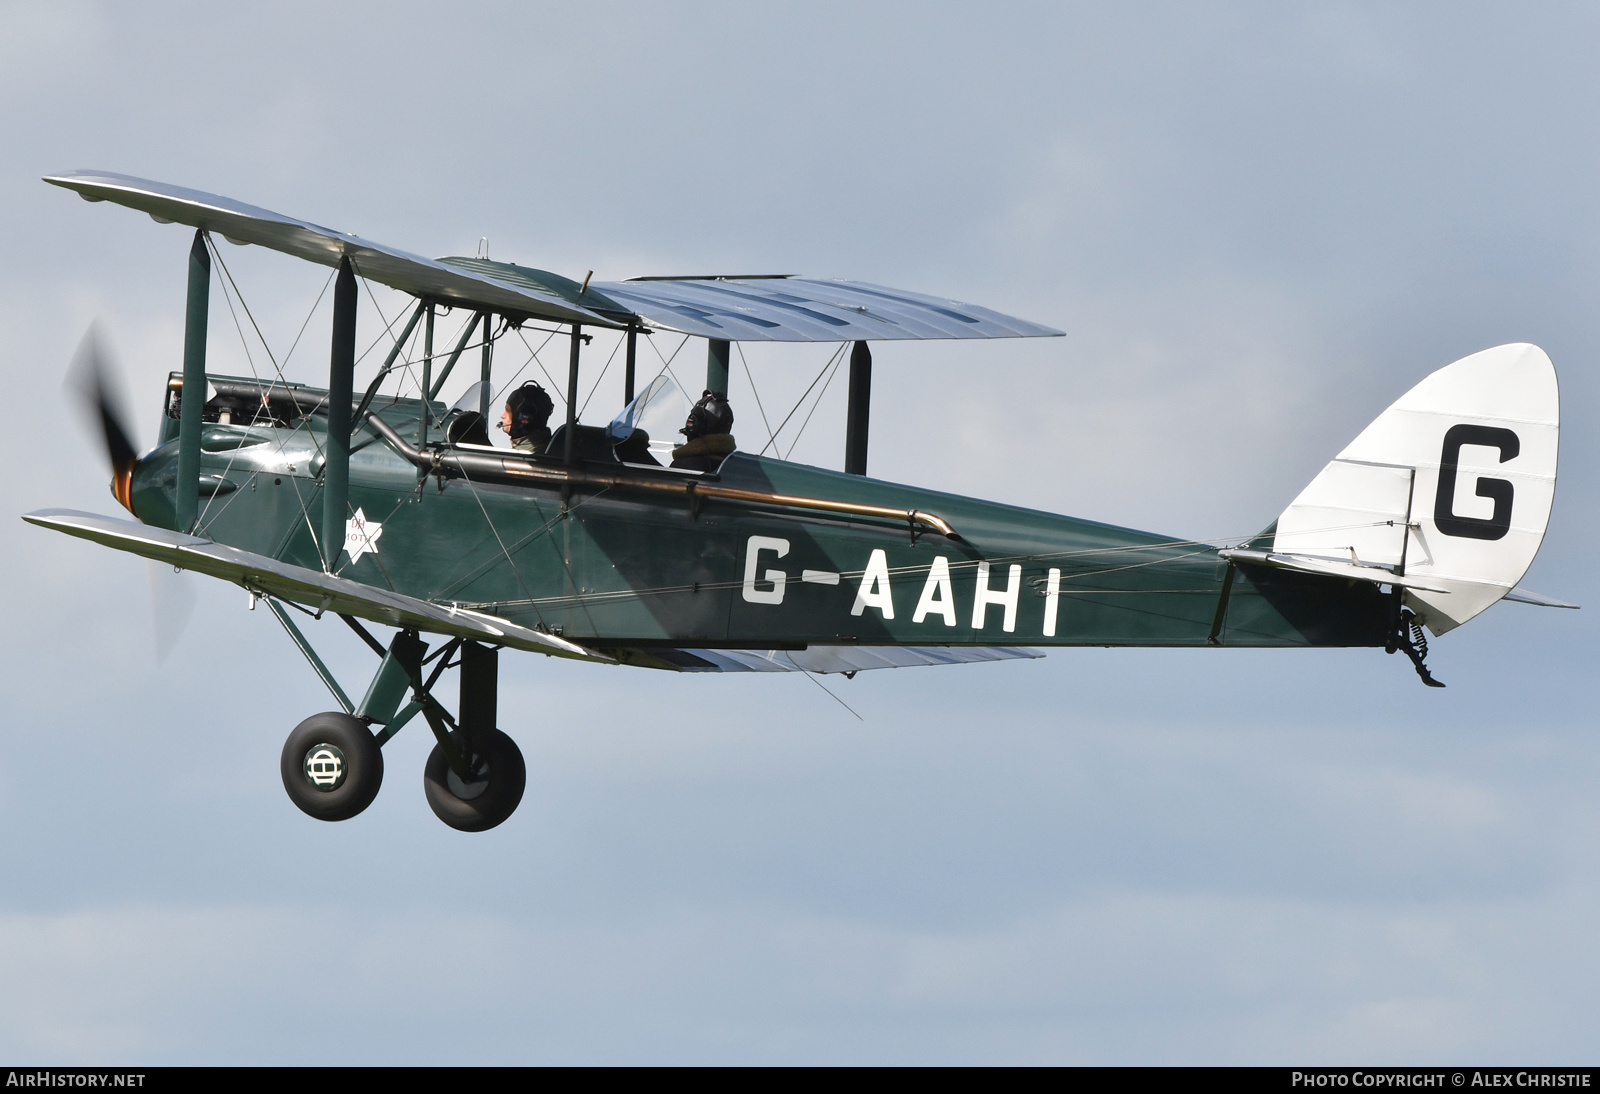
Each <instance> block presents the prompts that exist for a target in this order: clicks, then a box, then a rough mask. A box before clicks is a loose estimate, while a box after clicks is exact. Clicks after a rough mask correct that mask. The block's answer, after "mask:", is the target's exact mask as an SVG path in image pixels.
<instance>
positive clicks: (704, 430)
mask: <svg viewBox="0 0 1600 1094" xmlns="http://www.w3.org/2000/svg"><path fill="white" fill-rule="evenodd" d="M678 432H679V433H682V434H683V435H684V436H685V437H687V438H689V439H690V440H691V441H692V440H694V439H695V438H696V437H705V436H708V435H710V434H713V433H732V432H733V407H731V406H729V405H728V395H727V393H726V392H723V391H707V392H706V393H705V394H703V395H701V396H700V401H699V402H698V403H696V404H694V406H693V407H692V408H691V409H690V410H689V420H688V421H687V422H685V423H683V428H682V429H680V430H678Z"/></svg>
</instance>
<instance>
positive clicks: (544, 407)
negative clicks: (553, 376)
mask: <svg viewBox="0 0 1600 1094" xmlns="http://www.w3.org/2000/svg"><path fill="white" fill-rule="evenodd" d="M555 408H556V405H555V403H553V402H551V400H550V395H549V394H548V393H547V392H546V391H545V389H544V388H542V387H540V386H539V385H538V384H537V383H536V382H535V381H533V380H529V381H528V382H527V383H525V384H523V385H522V386H521V387H519V388H517V390H515V391H513V392H512V393H511V394H510V395H508V396H507V397H506V408H505V410H503V411H501V412H500V428H501V430H502V431H503V432H505V433H507V434H508V435H510V437H511V447H512V448H515V449H516V450H517V451H518V452H529V453H532V454H534V455H538V454H539V453H541V452H543V451H544V448H545V445H547V444H549V443H550V426H549V424H548V423H549V421H550V412H551V411H553V410H555Z"/></svg>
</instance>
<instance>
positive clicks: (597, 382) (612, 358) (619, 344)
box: [574, 338, 622, 421]
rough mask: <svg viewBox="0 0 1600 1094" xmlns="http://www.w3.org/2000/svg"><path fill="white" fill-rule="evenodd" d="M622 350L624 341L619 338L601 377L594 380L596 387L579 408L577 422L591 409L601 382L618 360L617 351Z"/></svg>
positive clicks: (607, 359) (601, 372)
mask: <svg viewBox="0 0 1600 1094" xmlns="http://www.w3.org/2000/svg"><path fill="white" fill-rule="evenodd" d="M621 348H622V339H621V338H618V339H617V344H616V345H614V346H612V347H611V356H610V357H607V358H606V363H605V367H604V368H602V369H601V370H600V375H599V376H596V377H595V378H594V386H593V387H591V388H590V389H589V394H588V396H587V397H586V398H585V399H584V400H583V405H582V406H580V407H578V413H577V415H576V416H575V417H574V420H575V421H576V420H577V419H578V418H582V417H583V412H584V411H585V410H588V409H589V400H590V399H593V398H594V393H595V392H596V391H598V390H599V389H600V381H601V380H604V379H605V378H606V373H607V372H608V371H610V369H611V362H612V361H615V360H616V359H617V350H619V349H621Z"/></svg>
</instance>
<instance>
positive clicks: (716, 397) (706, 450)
mask: <svg viewBox="0 0 1600 1094" xmlns="http://www.w3.org/2000/svg"><path fill="white" fill-rule="evenodd" d="M732 429H733V408H732V407H731V406H729V405H728V395H727V392H723V391H708V392H706V393H705V394H704V395H702V396H700V401H699V402H698V403H696V404H694V406H693V408H691V409H690V411H689V420H688V421H687V422H685V423H684V426H683V428H682V429H680V430H679V431H678V432H680V433H682V434H683V435H684V437H686V438H687V440H685V441H684V443H683V444H680V445H679V446H678V447H677V448H674V449H673V450H672V466H673V467H677V468H682V469H684V470H687V471H715V470H716V469H717V468H718V467H721V466H722V461H723V459H724V458H725V457H726V456H727V455H728V453H730V452H732V451H733V450H734V448H735V445H734V443H733V433H732Z"/></svg>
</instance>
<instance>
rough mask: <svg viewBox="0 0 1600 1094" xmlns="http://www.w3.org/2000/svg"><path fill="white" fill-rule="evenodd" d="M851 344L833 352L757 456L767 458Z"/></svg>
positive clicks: (845, 343) (842, 344) (844, 344)
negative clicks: (801, 408)
mask: <svg viewBox="0 0 1600 1094" xmlns="http://www.w3.org/2000/svg"><path fill="white" fill-rule="evenodd" d="M849 344H850V343H848V342H841V343H840V344H839V348H838V349H836V350H834V351H833V356H832V357H829V358H828V360H827V361H826V362H824V364H823V366H822V371H821V372H818V373H817V375H816V379H813V380H812V381H811V383H810V384H809V385H807V387H806V389H805V390H804V391H803V392H801V393H800V398H799V399H797V400H796V401H795V404H794V408H793V409H791V410H790V411H789V413H788V414H787V415H786V416H785V417H784V419H783V421H781V422H779V423H778V428H777V429H776V430H774V431H773V434H772V439H771V440H769V441H768V442H767V443H766V444H764V445H762V446H761V451H760V452H757V453H756V455H758V456H765V455H766V454H767V449H768V448H772V447H774V446H775V445H776V444H777V441H778V434H780V433H782V432H783V427H784V426H786V425H788V424H789V419H790V418H793V417H794V416H795V412H796V411H798V410H799V409H800V407H801V406H803V405H804V404H805V401H806V396H808V395H810V394H811V389H812V388H814V387H816V386H817V382H818V381H819V380H821V379H822V373H824V372H827V371H828V368H829V366H831V365H833V364H834V361H835V359H836V358H838V357H839V356H841V355H842V354H843V353H844V347H845V346H847V345H849Z"/></svg>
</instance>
